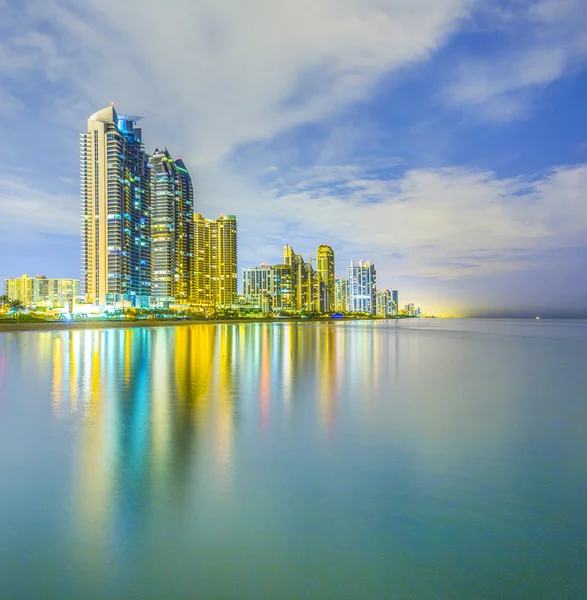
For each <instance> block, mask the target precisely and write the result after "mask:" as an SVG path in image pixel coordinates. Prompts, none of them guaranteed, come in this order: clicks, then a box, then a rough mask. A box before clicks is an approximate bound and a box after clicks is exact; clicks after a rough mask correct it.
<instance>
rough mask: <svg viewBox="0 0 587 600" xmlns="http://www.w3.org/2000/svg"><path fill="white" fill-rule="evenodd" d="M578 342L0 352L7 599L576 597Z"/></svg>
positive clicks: (421, 334)
mask: <svg viewBox="0 0 587 600" xmlns="http://www.w3.org/2000/svg"><path fill="white" fill-rule="evenodd" d="M586 597H587V323H586V322H571V321H569V322H564V321H552V322H547V321H540V322H534V321H434V320H425V321H410V322H407V321H403V322H401V323H383V322H363V323H340V322H339V323H319V324H318V323H300V324H286V323H283V324H246V325H241V324H235V325H195V326H180V327H173V328H166V327H165V328H154V329H126V330H101V331H68V332H46V333H45V332H36V333H18V334H15V333H4V334H0V598H2V599H3V600H5V599H11V598H17V599H25V598H34V599H36V598H39V599H40V598H43V599H48V598H51V599H52V598H56V599H70V598H71V599H73V598H75V599H84V600H85V599H87V598H117V599H118V598H140V599H146V598H197V599H198V600H206V599H219V600H230V599H232V598H234V599H238V600H241V599H243V600H245V599H251V600H262V599H268V600H269V599H270V600H279V599H296V598H317V599H318V598H319V599H322V598H323V599H354V598H376V599H379V598H381V599H384V598H392V599H393V598H406V599H418V598H432V599H440V598H447V599H454V598H462V599H467V600H468V599H471V600H476V599H483V598H488V599H489V598H491V599H493V598H500V599H501V598H515V599H526V598H527V599H532V600H535V599H539V598H548V599H551V598H556V599H562V598H573V599H574V598H586Z"/></svg>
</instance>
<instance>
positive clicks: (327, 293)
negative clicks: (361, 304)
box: [316, 244, 334, 313]
mask: <svg viewBox="0 0 587 600" xmlns="http://www.w3.org/2000/svg"><path fill="white" fill-rule="evenodd" d="M316 271H317V275H318V285H319V288H318V292H319V304H320V307H319V311H320V312H323V313H324V312H332V311H333V310H334V250H332V248H331V247H330V246H327V245H325V244H323V245H322V246H318V251H317V253H316Z"/></svg>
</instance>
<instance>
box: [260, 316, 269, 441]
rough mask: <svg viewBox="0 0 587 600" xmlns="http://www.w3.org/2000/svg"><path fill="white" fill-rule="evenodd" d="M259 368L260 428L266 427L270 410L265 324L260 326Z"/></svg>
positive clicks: (266, 330) (267, 348) (267, 330)
mask: <svg viewBox="0 0 587 600" xmlns="http://www.w3.org/2000/svg"><path fill="white" fill-rule="evenodd" d="M261 328H262V329H261V333H262V338H261V370H260V372H259V382H260V385H259V403H260V407H261V428H262V429H263V430H265V429H267V426H268V425H269V410H270V406H269V405H270V398H269V394H270V388H271V381H270V377H271V375H270V368H271V366H270V364H269V328H268V326H267V325H262V326H261Z"/></svg>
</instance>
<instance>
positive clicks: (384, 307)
mask: <svg viewBox="0 0 587 600" xmlns="http://www.w3.org/2000/svg"><path fill="white" fill-rule="evenodd" d="M375 314H376V315H377V316H378V317H392V316H393V315H394V306H393V295H392V292H391V290H377V292H376V293H375Z"/></svg>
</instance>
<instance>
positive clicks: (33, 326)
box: [0, 317, 403, 334]
mask: <svg viewBox="0 0 587 600" xmlns="http://www.w3.org/2000/svg"><path fill="white" fill-rule="evenodd" d="M385 320H389V321H399V320H400V319H377V318H364V319H355V318H352V317H341V318H339V319H327V318H313V319H312V318H308V319H302V318H295V317H291V318H287V319H210V320H208V319H206V320H204V319H182V320H178V321H171V320H157V319H144V320H138V321H94V322H92V321H57V322H52V321H46V322H37V323H26V322H25V323H15V322H11V323H2V322H1V321H0V334H1V333H18V332H26V331H72V330H75V331H80V330H82V331H83V330H92V329H132V328H141V329H142V328H148V327H181V326H185V325H230V324H234V325H242V324H247V323H248V324H259V323H261V324H262V323H268V324H274V323H333V322H336V321H385ZM402 320H403V319H402Z"/></svg>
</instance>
